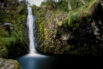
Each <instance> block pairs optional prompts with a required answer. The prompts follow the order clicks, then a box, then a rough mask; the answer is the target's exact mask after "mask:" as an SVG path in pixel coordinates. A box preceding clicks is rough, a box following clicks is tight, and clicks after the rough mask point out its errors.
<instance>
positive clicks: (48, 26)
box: [33, 0, 103, 56]
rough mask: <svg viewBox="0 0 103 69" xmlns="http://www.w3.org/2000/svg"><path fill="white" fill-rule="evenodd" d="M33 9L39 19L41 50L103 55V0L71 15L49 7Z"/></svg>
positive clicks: (38, 30) (38, 34)
mask: <svg viewBox="0 0 103 69" xmlns="http://www.w3.org/2000/svg"><path fill="white" fill-rule="evenodd" d="M33 8H34V15H36V16H37V20H36V25H37V38H38V41H39V46H38V51H40V52H42V53H49V54H70V55H79V56H84V55H85V56H102V55H103V51H102V50H103V47H102V42H103V39H102V36H103V35H102V23H103V22H102V19H103V15H102V12H103V11H102V10H103V6H102V0H95V1H93V0H92V1H90V2H89V3H88V4H86V5H85V6H82V7H80V8H78V9H76V10H73V11H70V12H69V15H67V13H65V12H64V11H62V12H61V11H60V10H59V12H58V10H52V9H50V8H48V7H46V9H45V10H44V8H45V7H40V8H37V7H33ZM36 11H37V12H36ZM57 12H58V13H57Z"/></svg>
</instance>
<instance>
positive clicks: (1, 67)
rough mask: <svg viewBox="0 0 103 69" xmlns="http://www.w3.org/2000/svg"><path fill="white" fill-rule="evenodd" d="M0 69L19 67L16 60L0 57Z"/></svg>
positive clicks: (17, 68) (19, 68)
mask: <svg viewBox="0 0 103 69" xmlns="http://www.w3.org/2000/svg"><path fill="white" fill-rule="evenodd" d="M0 69H21V67H20V65H19V63H18V62H17V61H16V60H11V59H3V58H0Z"/></svg>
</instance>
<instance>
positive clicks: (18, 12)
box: [0, 3, 28, 58]
mask: <svg viewBox="0 0 103 69" xmlns="http://www.w3.org/2000/svg"><path fill="white" fill-rule="evenodd" d="M26 15H27V12H26V5H25V4H24V3H18V4H17V5H16V6H15V5H14V6H11V7H10V9H8V7H7V9H1V10H0V57H6V58H12V57H16V56H20V55H21V54H24V53H25V52H26V51H27V49H26V50H23V51H24V52H23V51H22V49H23V46H24V49H25V48H26V47H27V45H28V43H27V42H28V41H27V37H26V35H25V34H24V33H25V27H26V26H25V22H26ZM6 23H9V25H6ZM21 46H22V47H21ZM16 49H17V50H16ZM21 51H22V53H21Z"/></svg>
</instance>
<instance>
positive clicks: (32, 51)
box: [27, 1, 44, 57]
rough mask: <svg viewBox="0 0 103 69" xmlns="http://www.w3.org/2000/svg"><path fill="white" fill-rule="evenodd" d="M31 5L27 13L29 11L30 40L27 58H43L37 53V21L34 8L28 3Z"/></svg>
mask: <svg viewBox="0 0 103 69" xmlns="http://www.w3.org/2000/svg"><path fill="white" fill-rule="evenodd" d="M28 2H29V4H28V6H27V11H28V15H27V27H28V38H29V53H28V54H27V56H30V57H31V56H33V57H36V56H38V57H41V56H42V57H43V56H44V55H41V54H39V53H38V52H37V51H36V45H37V43H36V36H34V35H35V34H36V32H35V31H36V29H35V22H34V21H35V20H34V16H33V14H32V8H31V3H30V2H31V1H28Z"/></svg>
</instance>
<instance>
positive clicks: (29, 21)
mask: <svg viewBox="0 0 103 69" xmlns="http://www.w3.org/2000/svg"><path fill="white" fill-rule="evenodd" d="M27 9H28V16H27V26H28V36H29V54H31V55H33V54H34V53H36V49H35V45H36V43H35V41H34V39H35V37H34V33H33V31H34V30H35V29H34V28H33V27H34V24H33V23H34V19H33V15H32V9H31V7H30V6H28V8H27ZM33 29H34V30H33Z"/></svg>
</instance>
